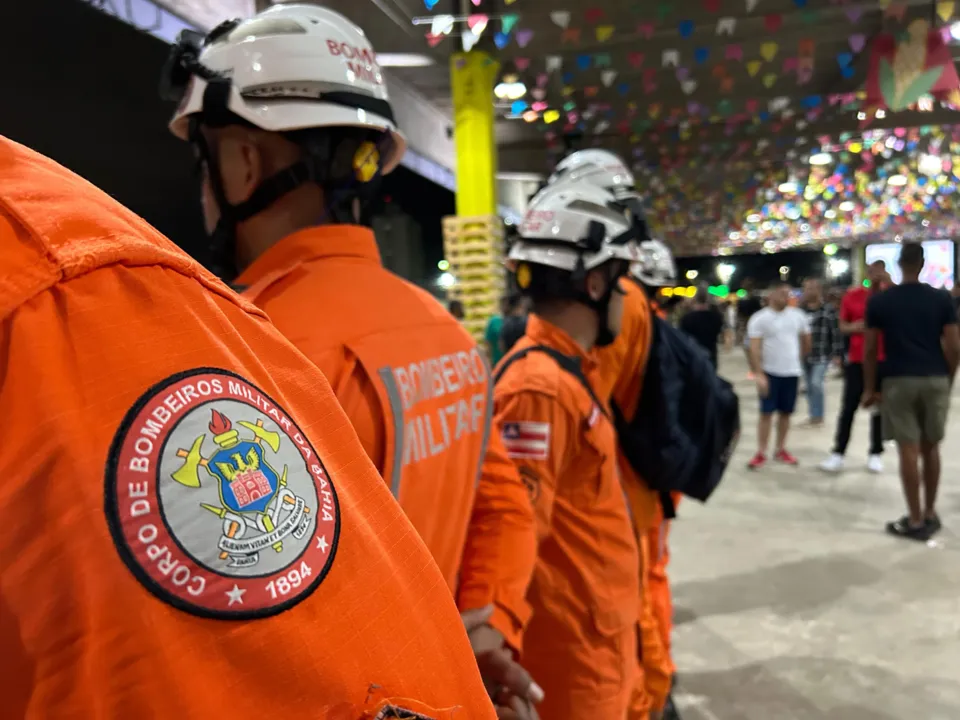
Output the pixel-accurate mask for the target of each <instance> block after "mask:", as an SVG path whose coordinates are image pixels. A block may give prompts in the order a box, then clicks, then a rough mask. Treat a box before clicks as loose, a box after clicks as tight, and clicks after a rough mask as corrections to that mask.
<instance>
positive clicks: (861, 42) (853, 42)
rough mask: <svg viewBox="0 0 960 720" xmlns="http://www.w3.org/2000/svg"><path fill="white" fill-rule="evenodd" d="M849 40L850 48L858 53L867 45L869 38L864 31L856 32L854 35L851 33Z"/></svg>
mask: <svg viewBox="0 0 960 720" xmlns="http://www.w3.org/2000/svg"><path fill="white" fill-rule="evenodd" d="M847 40H848V42H849V43H850V49H851V50H853V51H854V52H855V53H858V52H860V51H861V50H863V48H864V47H866V44H867V38H866V36H865V35H864V34H863V33H856V34H854V35H851V36H850V37H849V38H847Z"/></svg>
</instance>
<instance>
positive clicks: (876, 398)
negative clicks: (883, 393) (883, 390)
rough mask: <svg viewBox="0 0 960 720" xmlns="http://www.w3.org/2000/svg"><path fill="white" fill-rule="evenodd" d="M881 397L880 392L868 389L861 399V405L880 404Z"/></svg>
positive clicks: (866, 406) (871, 405)
mask: <svg viewBox="0 0 960 720" xmlns="http://www.w3.org/2000/svg"><path fill="white" fill-rule="evenodd" d="M880 399H881V398H880V393H878V392H871V391H870V390H866V391H864V393H863V397H862V398H861V399H860V406H861V407H864V408H868V407H873V406H874V405H878V404H879V403H880Z"/></svg>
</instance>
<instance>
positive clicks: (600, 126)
mask: <svg viewBox="0 0 960 720" xmlns="http://www.w3.org/2000/svg"><path fill="white" fill-rule="evenodd" d="M608 127H610V123H608V122H607V121H606V120H601V121H600V122H598V123H597V126H596V127H595V128H594V129H593V131H594V132H595V133H597V135H599V134H600V133H602V132H603V131H604V130H606V129H607V128H608Z"/></svg>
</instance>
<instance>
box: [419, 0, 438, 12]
mask: <svg viewBox="0 0 960 720" xmlns="http://www.w3.org/2000/svg"><path fill="white" fill-rule="evenodd" d="M438 2H440V0H423V4H424V5H426V6H427V10H433V9H434V8H435V7H436V6H437V3H438Z"/></svg>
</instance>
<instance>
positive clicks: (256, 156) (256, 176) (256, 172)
mask: <svg viewBox="0 0 960 720" xmlns="http://www.w3.org/2000/svg"><path fill="white" fill-rule="evenodd" d="M217 140H218V142H219V147H218V150H219V152H218V153H217V155H218V156H219V158H220V177H221V178H222V180H223V190H224V194H225V195H226V196H227V202H229V203H230V204H231V205H239V204H240V203H243V202H246V201H247V200H249V199H250V196H251V195H253V193H254V191H256V189H257V188H258V187H259V186H260V183H262V182H263V179H264V177H263V176H264V171H265V164H264V156H263V151H262V149H261V148H260V146H259V144H258V143H257V142H256V139H255V138H254V137H253V136H252V135H251V134H250V133H247V132H242V131H241V130H240V128H227V129H226V130H225V131H223V132H221V133H219V137H218V138H217Z"/></svg>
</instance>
